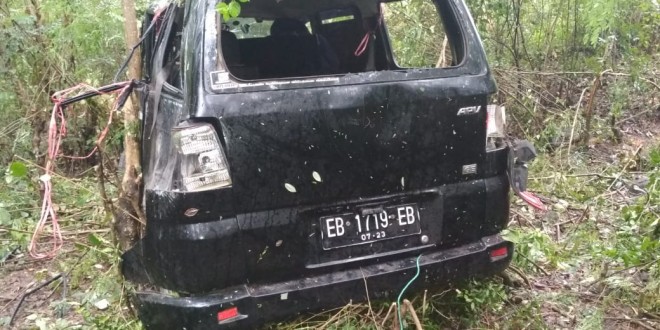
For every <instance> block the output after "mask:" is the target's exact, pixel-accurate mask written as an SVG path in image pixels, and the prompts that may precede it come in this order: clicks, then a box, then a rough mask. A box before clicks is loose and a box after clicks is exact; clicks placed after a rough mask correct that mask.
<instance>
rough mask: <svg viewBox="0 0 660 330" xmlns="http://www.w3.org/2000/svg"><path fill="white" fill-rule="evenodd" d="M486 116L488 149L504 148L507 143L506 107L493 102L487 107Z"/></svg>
mask: <svg viewBox="0 0 660 330" xmlns="http://www.w3.org/2000/svg"><path fill="white" fill-rule="evenodd" d="M487 110H488V111H487V112H488V116H487V117H486V151H493V150H498V149H501V148H504V146H505V145H506V143H505V140H504V138H506V130H505V128H506V109H505V108H504V107H503V106H499V105H494V104H491V105H489V106H488V107H487Z"/></svg>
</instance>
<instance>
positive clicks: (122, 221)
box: [113, 0, 145, 251]
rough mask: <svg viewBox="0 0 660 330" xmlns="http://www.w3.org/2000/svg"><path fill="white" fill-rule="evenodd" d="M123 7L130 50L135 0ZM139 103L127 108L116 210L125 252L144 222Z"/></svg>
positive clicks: (134, 70) (132, 72)
mask: <svg viewBox="0 0 660 330" xmlns="http://www.w3.org/2000/svg"><path fill="white" fill-rule="evenodd" d="M122 6H123V8H124V36H125V40H126V48H127V49H131V48H132V47H133V46H134V45H135V44H137V42H138V29H137V19H136V14H135V0H122ZM140 58H141V56H140V51H139V49H138V51H136V52H135V54H134V56H133V58H132V59H131V61H130V63H129V65H128V75H129V77H128V78H129V79H131V80H138V79H140V77H141V72H140ZM138 111H139V109H138V103H137V98H136V96H135V95H131V97H130V98H129V99H128V101H127V102H126V105H125V106H124V111H123V113H124V131H125V136H124V153H125V160H126V166H125V170H124V176H123V179H122V183H121V189H120V193H119V200H118V201H117V207H115V208H114V210H115V212H114V224H113V227H114V232H115V237H116V239H117V243H118V244H119V247H120V249H121V250H122V251H126V250H128V249H129V248H131V247H132V246H133V245H134V244H135V242H136V241H137V240H138V239H139V237H140V232H142V229H143V225H144V224H145V219H144V215H143V212H142V211H141V208H140V184H141V180H142V175H141V169H140V143H139V141H138V128H139V127H140V125H139V120H138Z"/></svg>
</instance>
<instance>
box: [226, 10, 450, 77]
mask: <svg viewBox="0 0 660 330" xmlns="http://www.w3.org/2000/svg"><path fill="white" fill-rule="evenodd" d="M305 1H306V2H307V3H312V2H314V1H309V0H305ZM305 1H302V0H283V1H281V2H278V4H277V5H274V3H275V1H272V0H254V1H250V2H248V3H244V4H243V9H242V11H241V15H240V16H239V17H235V18H231V19H229V20H226V21H225V20H223V21H222V23H221V24H220V25H219V29H220V31H219V32H220V33H219V34H220V38H219V39H220V44H221V47H219V48H220V49H221V52H222V56H223V58H224V65H225V66H226V68H227V69H228V70H229V72H230V73H231V74H232V75H233V76H234V77H235V78H237V79H239V80H261V79H277V78H292V77H309V76H323V75H337V74H348V73H359V72H371V71H381V70H402V69H403V68H401V67H399V66H398V65H397V63H396V59H395V58H394V56H393V49H392V44H391V43H390V37H389V36H388V28H387V26H386V23H387V22H386V19H384V17H387V15H385V14H387V12H384V11H386V10H387V8H386V6H384V5H387V4H388V3H381V2H376V1H373V0H371V1H369V0H354V1H348V0H328V1H327V5H326V6H325V7H321V9H319V8H318V7H320V6H319V5H318V4H316V5H314V6H311V5H309V4H305ZM428 2H429V3H430V8H435V9H439V8H437V7H438V6H437V4H436V3H434V2H432V1H430V0H429V1H428ZM432 10H434V9H432ZM436 17H437V15H436ZM218 18H220V15H218ZM443 21H444V19H443ZM438 23H439V24H440V26H441V29H443V27H442V22H441V20H440V19H438ZM443 36H445V33H444V31H438V32H437V36H434V37H437V46H435V45H434V47H437V48H439V47H441V46H442V44H443ZM444 44H445V47H447V42H446V37H445V42H444ZM453 45H454V43H453V42H452V43H450V45H449V51H448V52H447V53H448V54H454V53H455V47H453ZM439 53H440V52H438V54H439ZM443 54H444V52H443ZM447 57H448V58H450V60H449V63H447V65H446V66H449V65H455V64H456V63H455V61H454V60H453V58H458V57H457V56H451V55H448V56H447ZM438 63H440V61H438ZM218 65H219V66H220V67H221V66H222V65H221V64H220V63H219V64H218ZM434 66H435V61H434ZM437 67H440V66H439V65H438V66H437Z"/></svg>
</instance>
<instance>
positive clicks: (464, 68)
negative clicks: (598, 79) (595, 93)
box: [123, 0, 529, 329]
mask: <svg viewBox="0 0 660 330" xmlns="http://www.w3.org/2000/svg"><path fill="white" fill-rule="evenodd" d="M216 5H217V4H216V2H215V1H214V0H207V1H203V0H197V1H190V2H187V3H186V4H185V6H184V7H180V8H178V9H177V8H174V9H172V10H180V15H182V16H181V17H182V18H181V22H182V23H181V32H180V33H179V35H180V36H181V38H182V41H181V45H182V46H181V49H182V51H181V52H182V56H181V60H180V61H181V62H180V67H179V70H180V74H181V77H182V78H181V79H182V80H181V82H182V83H181V87H180V91H179V92H176V91H175V92H172V93H169V92H167V90H169V89H171V86H164V87H163V86H156V85H157V84H158V81H155V82H154V84H153V86H152V87H151V88H153V90H161V91H164V92H162V95H157V96H156V97H159V101H158V102H151V103H148V104H149V105H151V107H152V108H149V107H146V108H145V111H146V113H145V117H144V118H145V121H147V122H153V124H152V125H145V131H144V134H145V137H147V138H146V139H145V141H147V142H146V144H145V146H144V151H145V153H146V156H145V158H144V162H143V171H144V178H145V191H144V194H145V210H146V215H147V218H148V225H147V232H146V235H145V237H144V239H143V240H142V241H141V242H140V243H139V244H138V245H137V246H136V247H135V248H134V249H133V250H131V251H129V252H128V253H127V254H126V255H125V256H124V262H123V271H124V274H125V275H126V276H127V277H128V278H129V279H131V280H133V281H135V282H139V283H148V284H151V285H153V286H156V287H159V288H162V289H165V290H169V293H168V294H164V293H162V292H155V291H152V292H141V293H139V294H137V304H138V306H139V311H140V317H141V319H142V320H143V322H144V324H145V326H147V328H153V329H164V328H173V329H174V328H177V329H180V328H186V329H211V328H213V329H245V328H251V327H255V326H258V325H260V324H263V323H264V322H267V321H272V320H279V319H282V318H286V317H290V316H292V315H295V314H298V313H302V312H305V311H318V310H322V309H327V308H334V307H338V306H341V305H344V304H346V303H348V302H351V301H352V302H356V301H366V300H367V298H371V299H392V298H393V297H395V296H396V295H397V294H398V293H399V291H400V290H401V289H402V287H403V286H404V285H405V284H406V283H407V282H408V281H410V279H411V278H412V277H413V276H414V275H415V274H416V272H418V271H419V272H420V274H421V275H420V276H419V278H418V279H417V280H416V281H415V282H413V284H412V286H411V290H415V289H423V288H430V287H436V286H446V285H448V284H450V283H452V282H455V281H459V280H463V279H465V278H468V277H482V276H488V275H491V274H495V273H498V272H501V271H502V270H503V269H505V268H506V267H507V266H508V264H509V262H510V260H511V255H512V253H513V246H512V244H511V243H510V242H507V241H505V240H503V239H502V238H501V237H500V236H499V233H500V232H501V231H502V230H503V229H504V228H505V227H506V225H507V221H508V216H509V191H510V187H511V184H510V182H511V181H516V180H510V179H511V176H510V175H509V174H508V173H509V172H511V171H510V169H511V168H513V167H516V168H517V169H518V170H520V171H524V162H525V161H526V160H527V159H528V158H529V157H528V158H525V157H517V158H516V154H514V152H513V151H514V150H513V149H511V148H510V147H509V145H508V144H507V142H506V141H505V137H506V134H505V132H504V123H505V115H504V109H503V108H501V107H499V106H495V105H490V104H489V100H490V98H491V96H492V95H493V93H495V91H496V86H495V83H494V81H493V79H492V76H491V73H490V71H489V68H488V65H487V61H486V57H485V54H484V51H483V47H482V44H481V41H480V40H479V37H478V34H477V32H476V30H475V27H474V24H473V22H472V20H471V17H470V14H469V12H468V10H467V8H466V6H465V4H464V3H463V1H462V0H427V2H424V1H422V0H403V2H401V1H392V2H380V1H377V0H323V1H312V0H284V1H281V2H278V3H275V2H274V1H270V0H252V1H250V2H248V3H245V4H243V5H242V9H241V14H240V15H239V17H237V18H233V19H232V18H227V17H225V18H223V17H221V15H218V14H217V13H216V11H215V7H216ZM411 12H412V13H416V14H418V17H421V18H420V19H419V20H413V19H408V18H405V17H404V16H403V15H409V14H410V13H411ZM174 15H176V14H174ZM410 29H413V30H412V32H411V30H410ZM415 29H417V30H415ZM420 35H421V36H426V37H429V38H430V39H429V40H430V41H427V40H416V39H414V37H415V36H420ZM411 45H419V46H418V47H417V48H415V47H413V49H411ZM156 47H157V46H156ZM163 47H165V46H163ZM152 97H153V96H152ZM154 104H156V105H155V107H156V108H155V109H154V108H153V107H154ZM514 186H515V187H514V188H515V189H514V190H516V191H519V190H524V182H522V185H520V184H515V185H514ZM365 285H366V286H365ZM367 288H368V289H367ZM367 295H369V297H367Z"/></svg>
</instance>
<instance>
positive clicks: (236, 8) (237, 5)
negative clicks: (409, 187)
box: [215, 0, 249, 21]
mask: <svg viewBox="0 0 660 330" xmlns="http://www.w3.org/2000/svg"><path fill="white" fill-rule="evenodd" d="M246 2H249V0H231V1H230V2H229V3H226V2H220V3H218V5H217V6H216V7H215V9H216V10H217V11H218V13H220V15H222V19H223V20H225V21H228V20H230V19H231V18H234V17H238V15H240V14H241V3H246Z"/></svg>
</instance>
